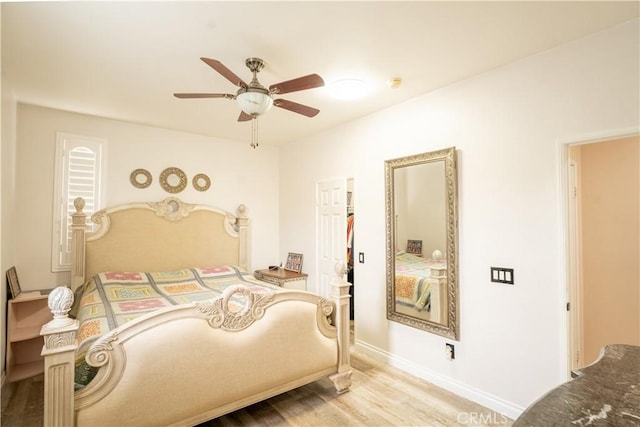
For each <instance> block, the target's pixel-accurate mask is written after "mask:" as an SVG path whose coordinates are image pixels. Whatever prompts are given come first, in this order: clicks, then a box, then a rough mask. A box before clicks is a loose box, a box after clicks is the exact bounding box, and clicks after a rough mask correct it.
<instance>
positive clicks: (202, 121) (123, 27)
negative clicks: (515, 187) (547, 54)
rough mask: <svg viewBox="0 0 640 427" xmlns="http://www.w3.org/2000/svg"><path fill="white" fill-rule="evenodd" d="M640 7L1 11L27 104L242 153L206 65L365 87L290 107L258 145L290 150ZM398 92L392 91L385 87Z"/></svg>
mask: <svg viewBox="0 0 640 427" xmlns="http://www.w3.org/2000/svg"><path fill="white" fill-rule="evenodd" d="M639 4H640V3H639V2H637V1H631V2H611V1H604V2H581V1H578V2H576V1H574V2H553V1H550V2H504V1H503V2H452V1H449V2H420V1H413V2H400V1H390V2H363V1H358V2H341V1H338V2H324V1H323V2H242V1H234V2H179V1H177V2H140V3H132V2H44V3H24V2H20V3H3V4H2V73H3V79H6V81H8V82H9V83H10V85H11V87H12V88H13V89H14V90H15V95H16V97H17V99H18V100H19V101H21V102H25V103H31V104H36V105H42V106H47V107H53V108H57V109H62V110H69V111H74V112H80V113H86V114H91V115H97V116H103V117H108V118H113V119H119V120H125V121H131V122H135V123H141V124H147V125H152V126H158V127H163V128H169V129H176V130H181V131H187V132H193V133H198V134H203V135H210V136H216V137H220V138H225V139H232V140H237V141H244V142H248V141H249V140H250V136H251V125H250V122H243V123H238V122H237V121H236V120H237V117H238V115H239V112H240V111H239V108H238V107H237V105H236V103H235V101H232V100H226V99H177V98H174V97H173V96H172V94H173V93H174V92H223V93H235V90H236V89H237V88H235V87H234V86H233V85H232V84H231V83H230V82H229V81H228V80H226V79H224V78H223V77H222V76H220V75H219V74H218V73H216V72H215V71H214V70H213V69H212V68H210V67H209V66H207V65H206V64H205V63H203V62H202V61H200V59H199V58H200V57H202V56H204V57H210V58H214V59H218V60H219V61H221V62H222V63H223V64H225V65H226V66H227V67H228V68H229V69H231V70H232V71H233V72H234V73H235V74H237V75H238V76H240V77H241V78H243V80H245V81H247V82H248V81H249V80H250V72H249V70H248V69H247V68H246V67H245V65H244V61H245V59H246V58H248V57H260V58H262V59H264V61H265V63H266V67H265V69H264V70H263V71H262V72H261V73H260V74H259V76H258V77H259V80H260V82H261V83H262V84H263V85H264V86H269V85H270V84H273V83H276V82H280V81H284V80H289V79H292V78H296V77H300V76H303V75H306V74H310V73H318V74H319V75H320V76H322V77H323V78H324V80H325V82H326V83H327V84H328V83H330V82H332V81H334V80H336V79H340V78H354V77H355V78H360V79H363V80H365V81H367V82H368V83H369V84H370V86H371V91H370V93H369V95H368V96H367V97H365V98H363V99H362V100H359V101H341V100H336V99H333V98H331V97H330V96H329V95H328V91H327V88H326V87H323V88H318V89H312V90H308V91H302V92H295V93H290V94H286V95H283V96H282V98H285V99H289V100H291V101H294V102H298V103H302V104H307V105H310V106H312V107H316V108H318V109H320V111H321V112H320V114H319V115H318V116H316V117H315V118H307V117H304V116H301V115H298V114H295V113H292V112H289V111H286V110H282V109H279V108H274V109H273V110H271V111H270V112H269V113H267V114H266V115H265V116H263V117H262V118H261V119H260V142H261V143H268V144H281V143H286V142H290V141H293V140H296V139H298V138H300V137H303V136H305V135H310V134H313V133H316V132H319V131H321V130H323V129H327V128H330V127H333V126H336V125H338V124H340V123H343V122H347V121H350V120H353V119H355V118H357V117H361V116H364V115H367V114H369V113H372V112H374V111H377V110H380V109H383V108H386V107H388V106H390V105H393V104H397V103H399V102H402V101H404V100H407V99H409V98H412V97H414V96H416V95H420V94H423V93H426V92H429V91H432V90H435V89H437V88H440V87H443V86H445V85H448V84H450V83H452V82H455V81H458V80H461V79H464V78H467V77H470V76H472V75H475V74H478V73H482V72H485V71H487V70H491V69H493V68H496V67H499V66H501V65H504V64H507V63H509V62H512V61H516V60H518V59H520V58H523V57H526V56H529V55H532V54H535V53H537V52H541V51H544V50H547V49H550V48H553V47H554V46H557V45H559V44H562V43H565V42H568V41H571V40H574V39H577V38H580V37H583V36H585V35H587V34H589V33H593V32H596V31H600V30H603V29H606V28H608V27H611V26H614V25H616V24H619V23H622V22H625V21H628V20H631V19H634V18H637V17H638V9H639V7H638V6H639ZM393 77H401V78H402V79H403V83H402V86H401V87H400V88H398V89H390V88H389V87H388V86H387V84H386V82H387V81H388V80H389V79H390V78H393Z"/></svg>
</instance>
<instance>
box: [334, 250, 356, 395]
mask: <svg viewBox="0 0 640 427" xmlns="http://www.w3.org/2000/svg"><path fill="white" fill-rule="evenodd" d="M335 272H336V277H335V278H334V279H333V283H332V284H331V296H332V297H333V299H334V301H335V304H336V316H335V319H336V329H337V332H338V372H337V373H336V374H334V375H332V376H331V381H333V385H334V386H335V388H336V391H337V392H338V393H344V392H346V391H348V390H349V387H351V360H350V356H351V353H350V344H351V338H350V335H351V332H350V329H351V325H350V319H351V316H350V314H349V298H350V296H349V286H351V284H350V283H349V282H347V281H346V280H344V276H345V274H346V273H347V267H346V266H345V265H344V263H342V262H338V263H337V264H336V267H335Z"/></svg>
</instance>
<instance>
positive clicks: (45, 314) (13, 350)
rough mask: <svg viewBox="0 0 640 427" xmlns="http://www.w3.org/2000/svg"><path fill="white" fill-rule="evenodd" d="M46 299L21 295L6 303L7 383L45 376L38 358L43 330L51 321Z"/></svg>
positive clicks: (42, 365)
mask: <svg viewBox="0 0 640 427" xmlns="http://www.w3.org/2000/svg"><path fill="white" fill-rule="evenodd" d="M47 299H48V295H42V294H41V293H40V292H38V291H35V292H22V293H20V294H18V296H17V297H16V298H14V299H10V300H9V301H8V310H7V381H9V382H13V381H20V380H22V379H25V378H29V377H33V376H35V375H38V374H41V373H43V372H44V359H43V358H42V356H41V355H40V353H41V352H42V346H43V345H44V340H43V338H42V336H40V329H41V328H42V326H43V325H44V324H45V323H47V322H49V321H50V320H51V319H53V315H52V314H51V311H50V310H49V306H48V304H47Z"/></svg>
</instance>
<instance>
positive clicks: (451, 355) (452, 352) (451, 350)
mask: <svg viewBox="0 0 640 427" xmlns="http://www.w3.org/2000/svg"><path fill="white" fill-rule="evenodd" d="M445 347H446V349H447V359H449V360H453V359H455V358H456V349H455V347H454V346H453V344H449V343H445Z"/></svg>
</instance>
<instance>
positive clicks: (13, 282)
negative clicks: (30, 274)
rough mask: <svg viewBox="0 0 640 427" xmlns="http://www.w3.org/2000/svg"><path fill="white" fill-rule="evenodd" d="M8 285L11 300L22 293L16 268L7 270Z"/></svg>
mask: <svg viewBox="0 0 640 427" xmlns="http://www.w3.org/2000/svg"><path fill="white" fill-rule="evenodd" d="M7 285H8V286H9V299H15V298H16V297H17V296H18V295H20V292H22V290H21V289H20V281H19V280H18V272H17V271H16V268H15V266H14V267H11V268H10V269H8V270H7Z"/></svg>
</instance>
